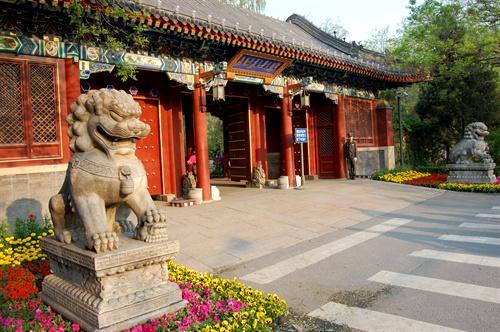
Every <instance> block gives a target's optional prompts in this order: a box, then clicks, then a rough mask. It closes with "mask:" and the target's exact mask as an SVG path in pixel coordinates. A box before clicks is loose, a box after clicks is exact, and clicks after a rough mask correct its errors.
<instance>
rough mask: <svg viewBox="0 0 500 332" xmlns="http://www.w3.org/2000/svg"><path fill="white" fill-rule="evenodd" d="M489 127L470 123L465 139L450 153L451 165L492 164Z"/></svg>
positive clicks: (479, 123) (480, 123) (465, 132)
mask: <svg viewBox="0 0 500 332" xmlns="http://www.w3.org/2000/svg"><path fill="white" fill-rule="evenodd" d="M488 134H489V132H488V127H486V125H485V124H484V123H482V122H473V123H469V124H468V125H467V126H466V127H465V131H464V137H463V138H462V139H461V140H460V141H459V142H458V143H457V145H455V146H454V147H453V149H452V151H451V153H450V158H449V159H450V163H451V164H469V163H474V162H482V163H492V162H493V159H492V158H491V156H490V154H489V149H488V143H486V142H485V141H484V138H485V137H486V136H488Z"/></svg>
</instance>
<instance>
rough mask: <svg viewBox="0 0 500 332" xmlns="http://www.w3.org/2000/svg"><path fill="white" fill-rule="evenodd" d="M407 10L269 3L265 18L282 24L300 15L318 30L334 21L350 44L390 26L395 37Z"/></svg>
mask: <svg viewBox="0 0 500 332" xmlns="http://www.w3.org/2000/svg"><path fill="white" fill-rule="evenodd" d="M417 3H421V1H417ZM407 7H408V0H378V1H377V0H348V1H346V0H305V1H304V0H266V9H265V11H264V14H266V15H267V16H272V17H275V18H279V19H281V20H286V19H287V18H288V17H289V16H290V15H292V14H294V13H295V14H300V15H302V16H305V17H306V18H307V19H308V20H309V21H311V22H313V23H314V24H315V25H316V26H320V25H321V24H322V23H323V22H324V21H325V20H326V19H327V18H331V19H333V20H334V21H335V22H338V23H340V24H341V25H342V26H343V27H344V28H345V29H346V30H347V31H348V32H349V34H348V35H347V38H346V40H348V41H353V40H354V41H364V40H367V39H368V38H369V37H370V33H371V31H373V29H382V28H385V27H387V26H389V31H390V33H391V34H392V33H395V32H396V30H397V28H398V26H399V25H400V24H401V22H402V21H403V19H404V18H405V17H407V16H408V13H409V10H408V8H407Z"/></svg>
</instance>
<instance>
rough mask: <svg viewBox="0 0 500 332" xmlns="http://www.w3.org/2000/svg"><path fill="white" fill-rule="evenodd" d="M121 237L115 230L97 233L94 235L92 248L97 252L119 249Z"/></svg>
mask: <svg viewBox="0 0 500 332" xmlns="http://www.w3.org/2000/svg"><path fill="white" fill-rule="evenodd" d="M118 246H119V239H118V236H117V235H116V233H115V232H106V233H96V234H94V235H92V243H91V245H90V247H91V249H93V250H95V252H97V253H100V252H106V251H111V250H115V249H118Z"/></svg>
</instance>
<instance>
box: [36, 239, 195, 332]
mask: <svg viewBox="0 0 500 332" xmlns="http://www.w3.org/2000/svg"><path fill="white" fill-rule="evenodd" d="M41 247H42V249H43V250H44V251H45V252H46V253H47V255H48V257H49V261H50V268H51V270H52V272H53V274H51V275H48V276H47V277H45V279H44V280H43V284H42V292H41V296H42V300H43V301H44V302H45V303H46V304H48V305H50V306H51V307H52V308H54V309H55V310H56V311H58V312H59V313H61V314H62V315H63V316H65V317H67V318H68V319H70V320H71V321H73V322H76V323H78V324H80V325H81V327H82V328H83V329H84V330H85V331H88V332H93V331H120V330H123V329H126V328H128V327H131V326H133V325H136V324H140V323H142V322H146V321H147V320H149V319H151V318H156V317H160V316H161V315H163V314H165V313H168V312H172V311H175V310H177V309H180V308H182V307H183V306H184V305H185V302H184V301H183V300H182V298H181V292H180V290H179V287H178V286H177V284H175V283H172V282H170V281H168V268H167V264H166V262H165V261H166V260H167V259H169V258H172V257H173V255H174V254H176V253H177V252H178V251H179V243H178V242H177V241H164V242H158V243H152V244H149V243H145V242H142V241H137V240H133V239H131V238H128V237H125V236H120V248H119V249H117V250H115V251H110V252H106V253H100V254H96V253H95V252H91V251H88V250H85V249H84V248H83V247H81V246H79V245H76V244H73V243H72V244H63V243H61V242H59V241H57V240H55V239H54V238H45V239H43V240H42V242H41Z"/></svg>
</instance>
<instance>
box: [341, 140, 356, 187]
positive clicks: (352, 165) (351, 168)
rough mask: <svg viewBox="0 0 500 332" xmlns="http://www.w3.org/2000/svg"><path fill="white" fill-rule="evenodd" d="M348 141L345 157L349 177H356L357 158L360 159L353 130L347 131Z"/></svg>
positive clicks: (345, 147)
mask: <svg viewBox="0 0 500 332" xmlns="http://www.w3.org/2000/svg"><path fill="white" fill-rule="evenodd" d="M347 138H348V141H347V142H346V143H345V144H344V158H345V160H346V162H347V173H348V174H347V175H348V178H349V179H351V180H354V179H355V178H356V160H358V148H357V147H356V142H354V137H353V134H352V133H351V132H349V133H347Z"/></svg>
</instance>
